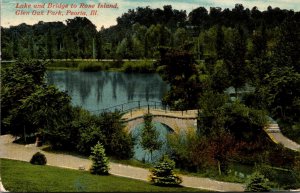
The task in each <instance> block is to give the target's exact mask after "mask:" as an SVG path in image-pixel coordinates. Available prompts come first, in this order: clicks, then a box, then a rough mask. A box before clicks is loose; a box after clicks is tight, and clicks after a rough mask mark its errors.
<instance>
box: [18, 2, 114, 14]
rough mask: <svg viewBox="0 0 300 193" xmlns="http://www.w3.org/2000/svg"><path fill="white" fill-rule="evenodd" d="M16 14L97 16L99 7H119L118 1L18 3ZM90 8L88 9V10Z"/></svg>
mask: <svg viewBox="0 0 300 193" xmlns="http://www.w3.org/2000/svg"><path fill="white" fill-rule="evenodd" d="M15 8H16V9H17V10H16V11H15V14H16V15H37V16H42V15H55V16H64V15H66V16H87V15H90V16H93V15H94V16H96V15H98V10H97V9H105V8H109V9H118V4H117V3H112V4H110V3H97V4H86V3H70V4H68V3H33V4H31V3H16V7H15ZM81 9H82V10H81ZM87 9H88V11H87Z"/></svg>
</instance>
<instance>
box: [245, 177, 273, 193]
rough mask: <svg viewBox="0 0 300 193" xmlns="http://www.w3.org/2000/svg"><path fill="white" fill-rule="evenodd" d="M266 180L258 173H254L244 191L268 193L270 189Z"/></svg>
mask: <svg viewBox="0 0 300 193" xmlns="http://www.w3.org/2000/svg"><path fill="white" fill-rule="evenodd" d="M267 182H268V180H267V179H266V178H265V177H264V176H263V175H262V174H260V173H258V172H254V173H253V174H252V175H251V177H250V179H249V181H248V182H247V184H246V189H245V191H250V192H269V191H271V188H270V187H269V186H268V185H267Z"/></svg>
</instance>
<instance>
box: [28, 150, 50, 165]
mask: <svg viewBox="0 0 300 193" xmlns="http://www.w3.org/2000/svg"><path fill="white" fill-rule="evenodd" d="M30 163H31V164H34V165H46V163H47V159H46V156H45V155H44V154H42V153H40V152H37V153H35V154H34V155H33V156H32V158H31V160H30Z"/></svg>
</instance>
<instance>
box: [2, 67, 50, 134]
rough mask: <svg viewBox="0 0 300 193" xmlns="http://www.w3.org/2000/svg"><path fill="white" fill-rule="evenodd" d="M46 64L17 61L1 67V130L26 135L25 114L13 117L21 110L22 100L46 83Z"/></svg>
mask: <svg viewBox="0 0 300 193" xmlns="http://www.w3.org/2000/svg"><path fill="white" fill-rule="evenodd" d="M45 70H46V68H45V66H44V64H43V63H41V62H40V61H17V62H16V63H13V64H10V65H7V66H6V67H5V68H2V69H1V71H2V72H1V83H2V84H3V85H2V86H1V118H2V119H1V131H2V132H3V133H11V134H12V135H15V136H24V137H25V135H24V133H25V132H24V123H23V120H24V116H22V115H21V114H19V116H17V117H19V118H20V119H19V118H18V119H15V118H17V117H15V118H14V120H15V121H12V118H13V117H14V116H15V115H16V114H18V112H20V111H19V110H20V106H21V105H22V103H23V102H22V101H23V100H24V99H26V98H27V97H28V96H30V95H31V94H33V93H34V92H35V90H36V86H41V85H45V82H44V73H45Z"/></svg>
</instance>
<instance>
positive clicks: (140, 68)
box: [122, 60, 155, 73]
mask: <svg viewBox="0 0 300 193" xmlns="http://www.w3.org/2000/svg"><path fill="white" fill-rule="evenodd" d="M122 71H124V72H127V73H133V72H134V73H149V72H150V73H151V72H155V69H154V66H153V62H152V61H147V60H144V61H126V62H125V63H124V65H123V67H122Z"/></svg>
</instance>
